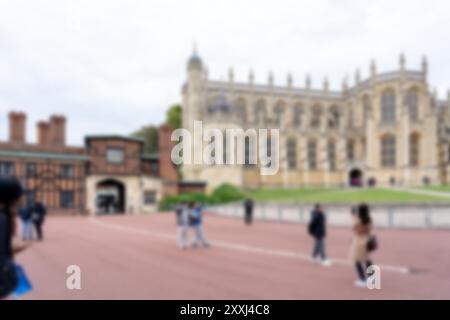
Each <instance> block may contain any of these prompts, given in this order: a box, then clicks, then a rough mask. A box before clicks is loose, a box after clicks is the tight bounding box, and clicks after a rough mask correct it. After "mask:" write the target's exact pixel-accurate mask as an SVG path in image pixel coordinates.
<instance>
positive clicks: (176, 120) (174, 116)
mask: <svg viewBox="0 0 450 320" xmlns="http://www.w3.org/2000/svg"><path fill="white" fill-rule="evenodd" d="M166 123H167V124H169V125H170V126H171V127H172V129H173V130H175V129H179V128H181V126H182V110H181V105H179V104H174V105H172V106H171V107H170V108H169V110H167V116H166Z"/></svg>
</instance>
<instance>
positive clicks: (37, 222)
mask: <svg viewBox="0 0 450 320" xmlns="http://www.w3.org/2000/svg"><path fill="white" fill-rule="evenodd" d="M46 215H47V209H46V208H45V205H44V204H43V203H42V202H39V201H37V202H35V203H34V205H33V208H32V213H31V219H32V220H33V224H34V227H35V228H36V234H37V240H38V241H42V240H43V239H44V235H43V230H42V227H43V224H44V221H45V216H46Z"/></svg>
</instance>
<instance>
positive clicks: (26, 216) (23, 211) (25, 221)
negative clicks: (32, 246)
mask: <svg viewBox="0 0 450 320" xmlns="http://www.w3.org/2000/svg"><path fill="white" fill-rule="evenodd" d="M19 217H20V221H21V224H22V240H23V241H31V240H33V221H32V220H31V208H30V207H29V206H24V207H22V208H20V210H19Z"/></svg>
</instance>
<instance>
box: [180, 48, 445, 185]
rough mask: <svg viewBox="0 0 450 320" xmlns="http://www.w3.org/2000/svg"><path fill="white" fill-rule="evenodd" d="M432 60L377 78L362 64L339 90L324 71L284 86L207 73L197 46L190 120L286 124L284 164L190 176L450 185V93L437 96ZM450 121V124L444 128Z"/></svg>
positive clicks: (186, 118) (188, 171)
mask: <svg viewBox="0 0 450 320" xmlns="http://www.w3.org/2000/svg"><path fill="white" fill-rule="evenodd" d="M427 74H428V63H427V60H426V58H424V59H423V61H422V67H421V69H420V70H418V71H417V70H410V69H408V68H407V67H406V61H405V57H404V56H403V55H402V56H401V57H400V61H399V68H398V70H395V71H392V72H383V73H379V72H378V71H377V67H376V64H375V62H372V64H371V66H370V76H369V77H368V78H367V79H361V76H360V73H359V71H357V72H356V74H355V79H354V82H353V84H352V85H349V83H348V82H347V80H344V81H343V83H342V89H341V90H339V91H333V90H331V89H330V86H329V82H328V80H326V79H325V81H324V83H323V88H322V89H313V88H312V87H311V80H310V78H309V77H307V78H306V81H305V85H304V87H302V88H298V87H294V85H293V80H292V76H290V75H288V77H287V81H286V85H285V86H278V85H275V83H274V77H273V75H272V74H270V75H269V79H268V83H267V84H256V83H254V75H253V73H252V72H250V74H249V79H248V82H246V83H239V82H236V81H235V80H234V73H233V70H230V71H229V75H228V81H215V80H210V79H208V74H207V70H206V67H205V65H204V63H203V61H202V60H201V59H200V57H199V56H198V55H197V53H194V54H193V56H192V57H191V58H190V59H189V61H188V65H187V80H186V83H185V84H184V86H183V89H182V94H183V127H184V128H185V129H188V130H190V131H192V130H193V123H194V121H196V120H199V121H202V122H203V126H204V128H218V129H221V130H225V129H226V128H234V127H240V128H242V129H244V130H246V129H249V128H255V129H258V128H268V129H270V128H276V129H280V170H279V172H278V173H277V174H276V175H273V176H262V175H260V174H259V170H258V168H257V166H256V167H255V166H247V165H234V166H233V165H228V166H223V165H215V166H211V165H209V166H207V165H185V166H184V168H183V170H184V176H185V178H186V179H190V180H205V181H207V182H208V187H209V188H213V187H214V186H217V185H218V184H221V183H223V182H231V183H233V184H236V185H238V186H241V187H244V188H259V187H286V188H289V187H315V186H317V187H319V186H320V187H322V186H334V187H338V186H339V187H341V186H348V185H360V186H365V185H369V184H370V185H382V186H383V185H399V186H415V185H422V184H441V183H447V182H448V181H447V172H448V169H449V165H448V163H449V156H450V151H449V150H450V149H449V146H450V143H449V142H450V139H449V137H450V125H449V126H447V124H450V112H449V110H450V99H449V100H446V101H442V100H438V98H437V96H436V94H434V93H432V92H431V91H430V88H429V84H428V81H427ZM446 128H448V129H446Z"/></svg>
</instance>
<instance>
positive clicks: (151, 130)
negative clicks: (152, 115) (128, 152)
mask: <svg viewBox="0 0 450 320" xmlns="http://www.w3.org/2000/svg"><path fill="white" fill-rule="evenodd" d="M131 135H132V136H133V137H136V138H141V139H144V153H147V154H151V153H153V154H154V153H158V128H157V127H155V126H153V125H149V126H145V127H142V128H141V129H140V130H138V131H136V132H133V133H132V134H131Z"/></svg>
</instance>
